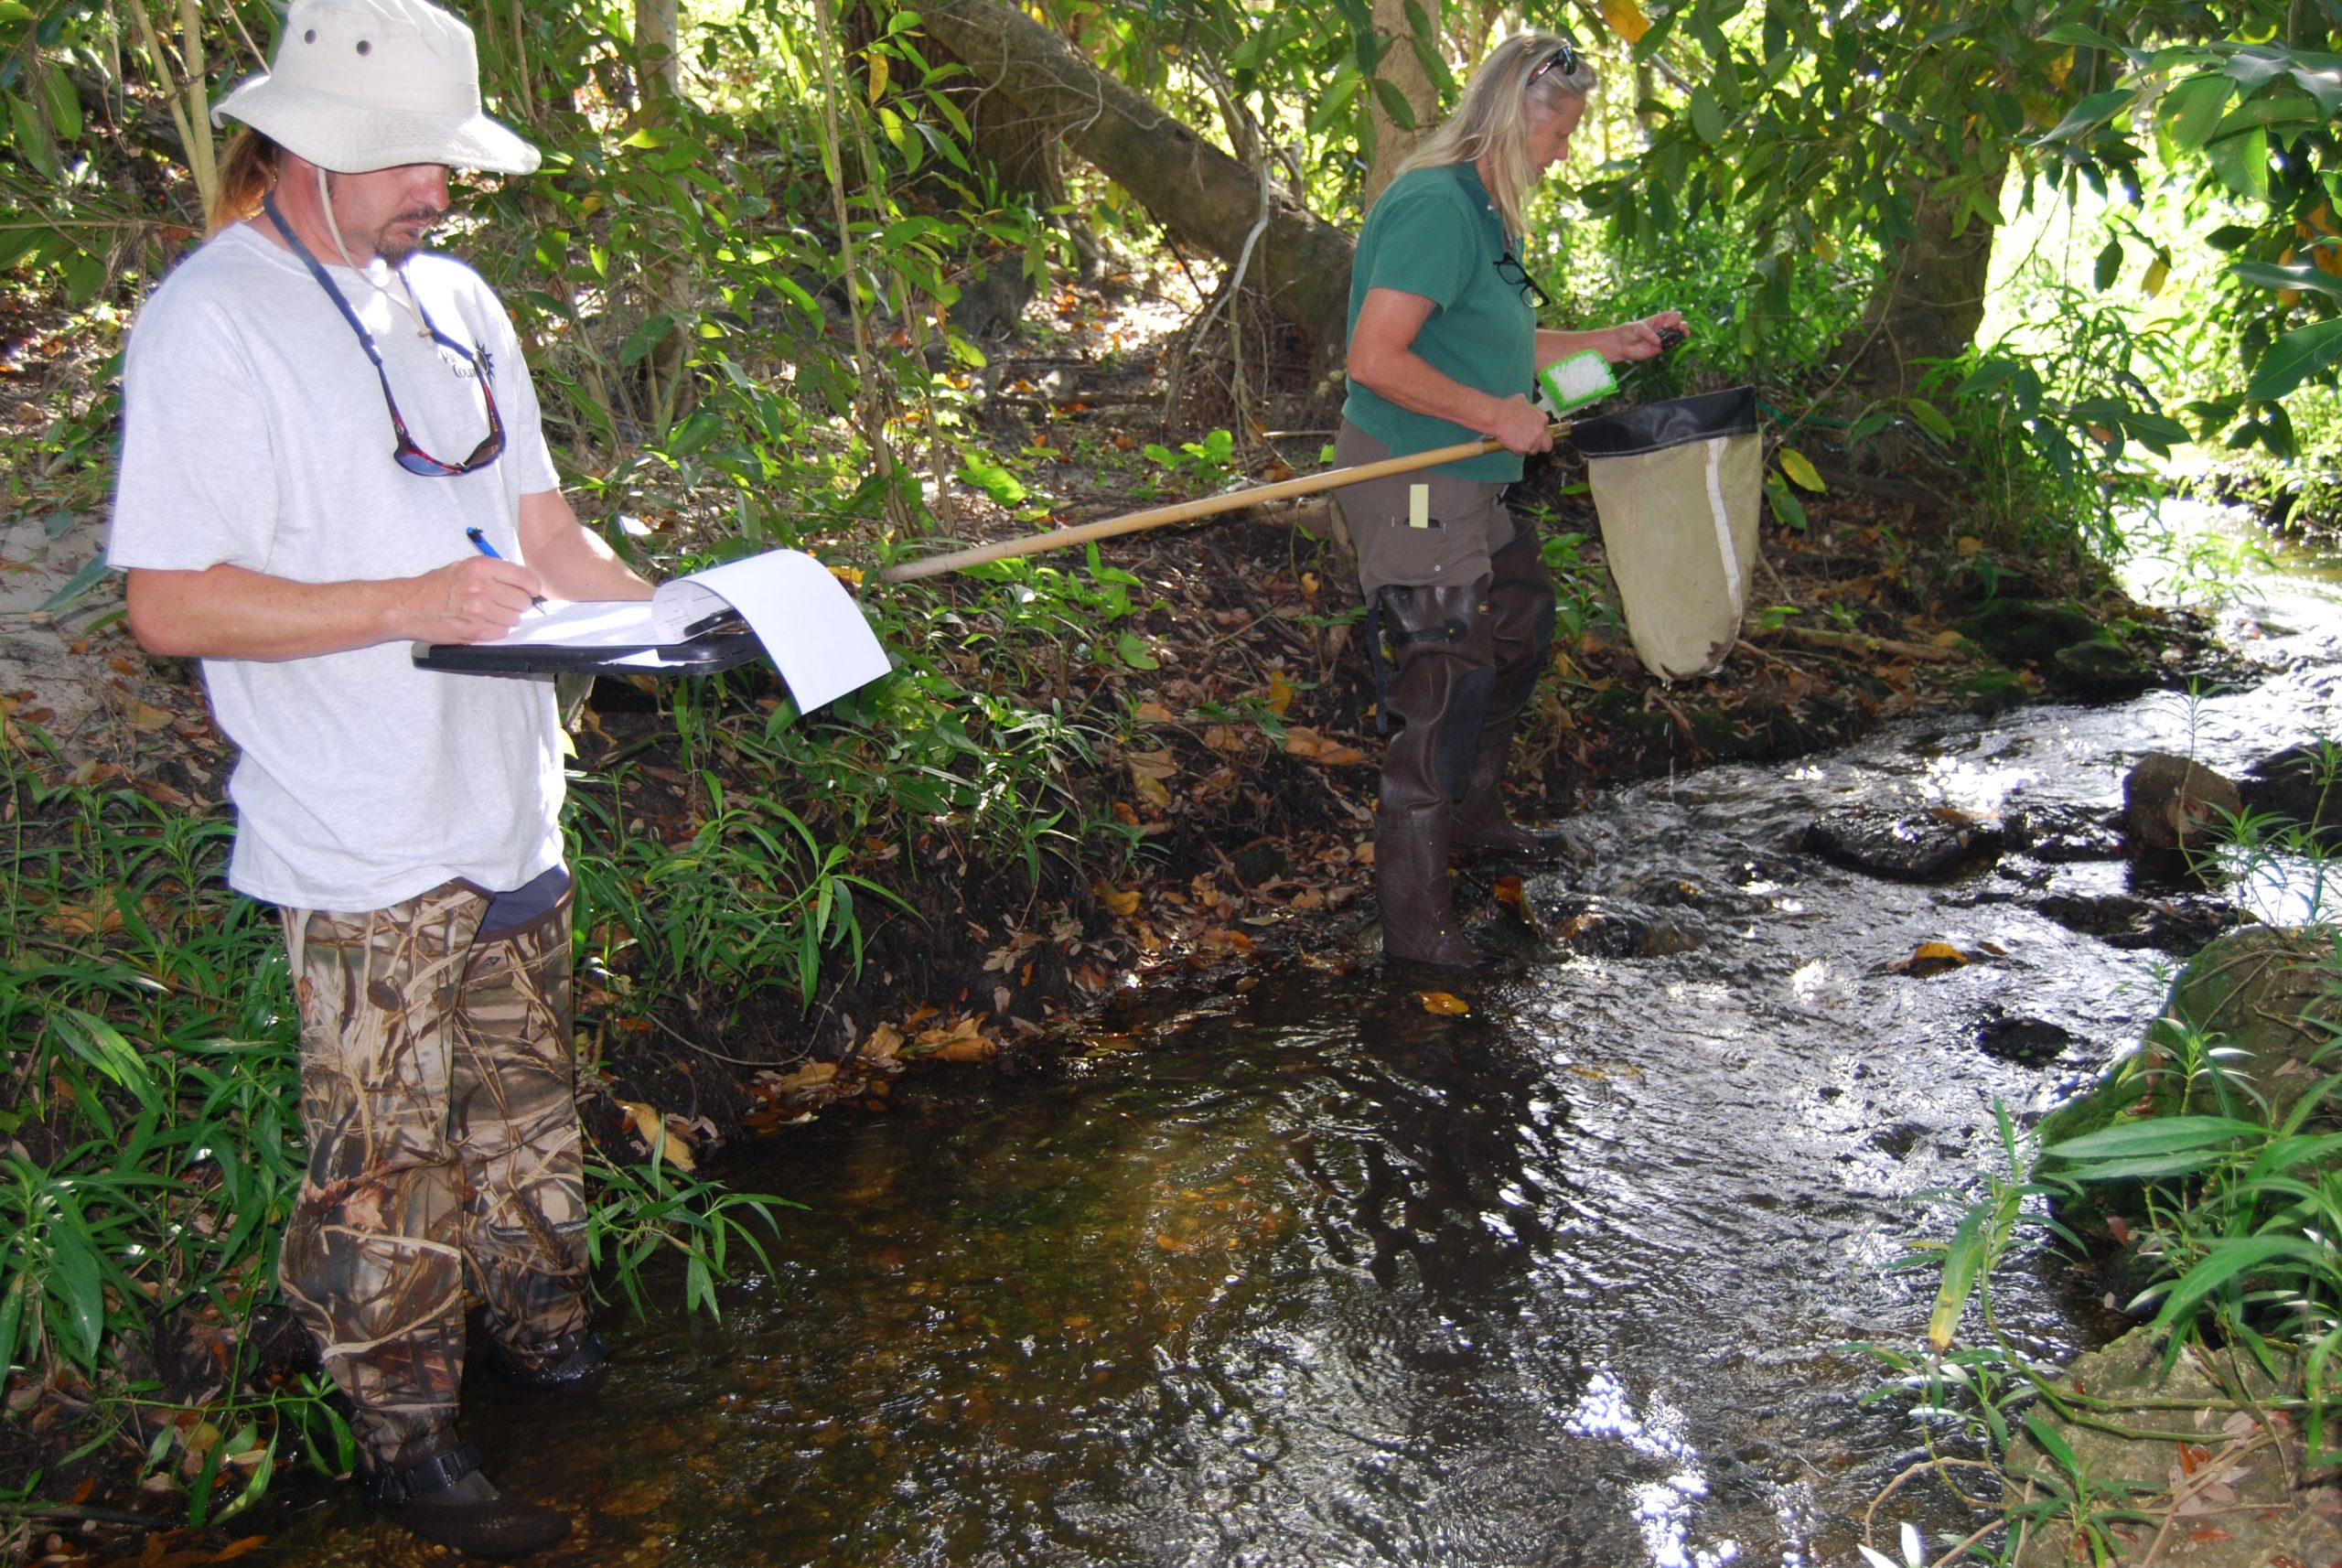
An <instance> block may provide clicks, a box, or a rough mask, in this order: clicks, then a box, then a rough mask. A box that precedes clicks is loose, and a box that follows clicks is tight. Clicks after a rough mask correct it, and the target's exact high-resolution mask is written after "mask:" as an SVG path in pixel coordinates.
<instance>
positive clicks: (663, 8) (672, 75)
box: [634, 0, 682, 108]
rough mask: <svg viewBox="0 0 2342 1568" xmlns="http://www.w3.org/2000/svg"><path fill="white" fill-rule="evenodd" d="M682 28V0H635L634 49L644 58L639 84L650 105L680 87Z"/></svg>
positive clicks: (644, 97) (641, 58) (642, 95)
mask: <svg viewBox="0 0 2342 1568" xmlns="http://www.w3.org/2000/svg"><path fill="white" fill-rule="evenodd" d="M681 33H682V0H634V53H635V58H636V59H639V60H640V61H641V65H640V67H639V70H641V72H642V80H641V81H640V83H639V91H640V93H641V97H642V102H643V104H644V106H645V107H646V108H647V107H648V106H649V105H650V103H651V102H654V101H655V100H657V99H659V98H661V97H664V96H666V95H668V94H671V93H674V92H677V91H681V90H682V59H681V58H680V57H679V55H678V54H677V52H676V47H677V45H678V44H679V43H680V42H681V38H680V36H679V35H680V34H681Z"/></svg>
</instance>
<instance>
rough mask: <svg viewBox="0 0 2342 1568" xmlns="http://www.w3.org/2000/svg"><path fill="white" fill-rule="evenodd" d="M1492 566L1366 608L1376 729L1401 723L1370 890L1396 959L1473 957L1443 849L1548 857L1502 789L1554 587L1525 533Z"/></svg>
mask: <svg viewBox="0 0 2342 1568" xmlns="http://www.w3.org/2000/svg"><path fill="white" fill-rule="evenodd" d="M1490 564H1491V566H1492V567H1493V568H1494V570H1493V571H1492V572H1491V574H1490V575H1488V576H1485V577H1481V578H1478V579H1477V580H1475V581H1473V582H1471V583H1459V584H1434V585H1420V586H1403V585H1387V586H1385V587H1383V588H1382V589H1381V590H1380V592H1379V593H1377V594H1376V596H1375V602H1374V603H1373V604H1372V605H1371V606H1370V607H1369V611H1368V619H1369V623H1370V624H1369V627H1368V635H1367V649H1368V657H1369V658H1370V660H1372V662H1373V665H1374V676H1375V702H1376V710H1377V712H1376V723H1377V726H1378V727H1379V728H1380V729H1381V730H1382V731H1383V733H1385V734H1391V720H1392V719H1393V718H1396V719H1397V720H1398V728H1397V733H1396V734H1395V735H1391V743H1390V746H1389V747H1388V748H1387V749H1386V750H1385V751H1384V753H1383V758H1382V779H1381V799H1380V805H1379V807H1378V810H1377V811H1376V813H1375V823H1374V881H1375V895H1376V897H1377V898H1378V899H1379V900H1380V904H1381V906H1382V948H1383V951H1384V953H1385V954H1387V955H1388V956H1390V957H1391V958H1397V959H1408V960H1413V961H1416V962H1422V963H1434V964H1443V965H1447V966H1451V967H1459V968H1464V967H1472V966H1475V965H1477V964H1478V963H1480V962H1481V961H1482V955H1481V953H1480V951H1479V950H1478V949H1477V948H1476V947H1474V946H1473V945H1472V943H1471V941H1470V940H1468V939H1467V938H1466V936H1465V935H1464V932H1463V929H1462V925H1461V922H1459V921H1458V920H1457V918H1456V907H1455V900H1454V896H1453V893H1452V890H1451V888H1450V886H1449V882H1448V875H1447V855H1448V851H1449V849H1450V848H1451V847H1462V848H1473V849H1496V850H1503V851H1508V852H1510V853H1513V854H1521V855H1530V856H1548V855H1550V854H1552V853H1553V844H1552V841H1551V840H1550V839H1548V838H1544V837H1541V836H1540V835H1537V834H1533V833H1531V832H1529V831H1528V830H1526V829H1523V828H1520V827H1519V826H1517V825H1515V824H1514V823H1513V822H1512V821H1511V820H1510V819H1509V817H1508V816H1507V815H1506V814H1505V811H1504V805H1503V801H1502V800H1501V799H1500V797H1499V791H1498V787H1499V781H1500V780H1501V779H1502V778H1503V775H1504V765H1505V757H1506V754H1507V753H1508V751H1509V749H1510V747H1511V744H1512V731H1513V726H1514V725H1515V724H1516V723H1517V722H1518V721H1519V719H1520V714H1521V710H1522V709H1523V708H1525V707H1526V706H1527V705H1528V703H1529V697H1530V693H1531V692H1532V691H1534V690H1535V688H1536V685H1537V676H1538V674H1539V672H1540V671H1542V669H1543V667H1544V659H1545V652H1546V650H1547V649H1549V648H1550V647H1551V646H1552V634H1553V593H1552V577H1551V576H1550V575H1548V574H1547V573H1546V570H1545V564H1544V562H1543V560H1542V558H1541V557H1540V555H1539V553H1538V551H1537V548H1536V540H1535V538H1534V536H1533V535H1531V534H1529V533H1527V532H1522V533H1521V534H1520V535H1518V536H1516V537H1515V539H1514V540H1513V542H1512V543H1510V544H1509V545H1507V546H1506V547H1505V548H1504V549H1502V550H1499V552H1497V553H1496V554H1495V555H1494V556H1493V557H1492V558H1491V560H1490ZM1385 641H1387V642H1388V643H1389V644H1390V649H1391V652H1390V657H1389V659H1388V660H1385V658H1384V657H1383V654H1382V650H1381V646H1380V645H1381V644H1382V643H1383V642H1385Z"/></svg>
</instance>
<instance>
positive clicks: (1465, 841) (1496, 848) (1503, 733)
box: [1449, 529, 1563, 864]
mask: <svg viewBox="0 0 2342 1568" xmlns="http://www.w3.org/2000/svg"><path fill="white" fill-rule="evenodd" d="M1489 565H1490V566H1491V567H1492V568H1493V573H1492V575H1491V576H1490V577H1489V579H1488V590H1487V603H1488V641H1489V645H1490V652H1491V657H1492V659H1493V660H1494V663H1495V666H1496V676H1495V680H1494V682H1492V684H1491V686H1490V688H1489V692H1488V707H1487V710H1486V712H1485V713H1484V714H1483V715H1482V717H1481V720H1480V734H1479V739H1478V742H1477V745H1476V746H1474V748H1473V752H1472V766H1471V773H1470V777H1469V778H1468V779H1467V780H1466V785H1465V789H1464V793H1463V798H1462V799H1461V800H1457V801H1456V815H1455V823H1454V827H1453V829H1452V831H1451V832H1450V835H1449V842H1450V843H1453V844H1454V845H1455V846H1456V848H1457V849H1469V850H1481V851H1486V852H1489V853H1492V854H1501V855H1505V856H1507V857H1509V858H1510V859H1514V860H1520V861H1527V862H1530V863H1532V864H1542V863H1544V862H1548V861H1552V860H1557V859H1559V858H1560V857H1561V854H1562V852H1563V838H1562V835H1561V833H1560V832H1558V831H1557V830H1554V829H1552V828H1526V827H1523V826H1521V825H1520V823H1519V822H1514V821H1513V820H1512V816H1511V813H1509V811H1506V810H1505V805H1504V791H1503V788H1502V786H1503V782H1504V769H1505V763H1506V761H1507V760H1508V758H1509V757H1510V756H1511V752H1512V732H1513V730H1514V728H1515V726H1516V725H1519V723H1520V714H1521V712H1522V710H1524V709H1525V708H1527V707H1528V705H1529V699H1530V696H1531V693H1534V692H1535V691H1536V690H1537V677H1538V676H1539V675H1541V674H1542V673H1543V672H1544V670H1545V657H1546V655H1547V654H1548V653H1549V652H1551V651H1552V646H1553V577H1552V573H1550V572H1548V571H1547V570H1546V569H1545V559H1544V556H1543V554H1542V553H1541V552H1540V551H1539V550H1538V548H1537V536H1536V535H1535V534H1534V533H1531V532H1529V531H1528V530H1527V529H1522V530H1520V532H1517V533H1515V534H1514V535H1513V539H1512V542H1511V543H1509V544H1508V545H1506V546H1505V547H1504V548H1503V549H1501V550H1499V551H1498V552H1497V553H1496V554H1495V555H1494V556H1493V557H1491V558H1490V561H1489Z"/></svg>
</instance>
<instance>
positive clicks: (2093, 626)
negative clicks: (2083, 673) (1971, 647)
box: [1960, 599, 2103, 665]
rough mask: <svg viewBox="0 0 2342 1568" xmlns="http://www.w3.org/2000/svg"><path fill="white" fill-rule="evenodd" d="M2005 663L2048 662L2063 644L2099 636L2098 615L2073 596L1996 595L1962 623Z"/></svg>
mask: <svg viewBox="0 0 2342 1568" xmlns="http://www.w3.org/2000/svg"><path fill="white" fill-rule="evenodd" d="M1960 629H1961V631H1963V632H1965V633H1966V634H1967V635H1968V636H1969V638H1970V639H1972V640H1973V641H1975V642H1977V643H1980V644H1982V646H1983V647H1985V648H1987V649H1990V650H1992V654H1993V658H1995V659H1997V660H2000V661H2001V662H2002V663H2004V664H2011V665H2015V664H2035V665H2040V664H2048V663H2050V662H2052V661H2053V660H2056V658H2057V650H2059V649H2061V648H2071V647H2073V646H2074V645H2075V644H2077V643H2082V642H2095V641H2097V640H2099V639H2100V635H2101V633H2102V631H2103V628H2102V627H2101V626H2100V623H2099V619H2098V618H2097V617H2096V616H2094V615H2092V614H2090V611H2088V610H2086V609H2084V608H2082V607H2081V606H2079V605H2078V604H2075V603H2074V602H2073V601H2072V600H2070V599H1993V600H1992V601H1991V602H1990V603H1988V604H1986V605H1985V606H1984V607H1982V609H1979V610H1978V611H1977V612H1976V613H1975V614H1974V615H1972V616H1971V617H1969V618H1967V619H1966V620H1964V621H1961V623H1960Z"/></svg>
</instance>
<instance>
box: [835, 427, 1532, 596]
mask: <svg viewBox="0 0 2342 1568" xmlns="http://www.w3.org/2000/svg"><path fill="white" fill-rule="evenodd" d="M1551 428H1552V435H1554V436H1555V437H1556V438H1559V437H1561V436H1563V435H1568V434H1569V430H1570V426H1569V425H1568V424H1554V425H1553V426H1552V427H1551ZM1503 445H1504V443H1503V442H1501V441H1499V440H1498V439H1497V438H1496V437H1495V436H1493V435H1491V436H1488V437H1487V438H1485V439H1483V440H1479V441H1459V442H1457V443H1456V445H1455V446H1441V447H1437V448H1434V450H1432V451H1429V452H1413V453H1410V454H1408V455H1407V456H1404V457H1385V458H1383V459H1381V460H1380V462H1375V463H1354V464H1352V465H1351V466H1350V467H1347V468H1328V469H1327V470H1326V471H1325V472H1324V473H1322V474H1307V475H1304V476H1303V477H1301V478H1297V479H1284V480H1281V481H1279V482H1278V483H1276V484H1273V485H1254V486H1250V487H1248V488H1246V489H1241V490H1229V491H1226V492H1224V493H1223V494H1220V495H1216V496H1206V497H1204V498H1203V499H1201V500H1192V501H1181V502H1179V503H1177V504H1176V505H1175V506H1158V507H1150V508H1149V509H1147V510H1144V511H1133V512H1124V513H1123V515H1122V516H1120V517H1108V518H1101V519H1100V520H1099V521H1096V522H1083V523H1076V524H1075V525H1074V526H1072V527H1071V528H1057V529H1051V530H1050V531H1049V532H1047V533H1031V534H1027V535H1026V536H1025V537H1024V538H1022V539H1003V540H998V541H996V542H993V543H991V544H979V545H976V546H974V547H972V548H971V549H967V550H954V551H952V552H951V553H950V554H948V555H929V556H928V557H927V558H925V559H924V560H919V561H900V562H897V563H896V564H894V565H892V566H888V567H886V569H885V570H883V571H881V572H880V573H879V574H878V576H879V580H880V581H882V582H887V583H908V582H910V581H912V580H913V579H915V578H919V577H934V576H940V575H942V574H943V573H946V572H957V571H961V570H962V569H964V568H966V567H969V566H981V565H983V564H984V563H985V562H987V561H1005V560H1008V559H1009V558H1011V557H1012V556H1017V555H1037V554H1039V553H1041V552H1042V551H1044V550H1063V549H1065V548H1066V547H1067V546H1068V545H1071V544H1087V543H1089V542H1090V541H1091V540H1093V539H1112V538H1113V537H1114V536H1115V535H1116V534H1119V533H1137V532H1141V531H1143V530H1145V529H1150V528H1167V527H1168V526H1170V525H1171V524H1172V523H1175V522H1191V521H1194V520H1196V519H1197V518H1199V517H1210V516H1213V515H1214V514H1216V513H1219V512H1223V511H1241V510H1243V509H1244V508H1246V507H1253V506H1259V505H1260V504H1261V503H1262V502H1263V501H1282V500H1291V499H1293V498H1294V497H1295V496H1308V495H1316V493H1317V492H1318V491H1320V490H1332V489H1340V488H1342V487H1343V486H1344V485H1356V484H1363V483H1364V482H1366V481H1367V480H1369V479H1380V478H1389V477H1390V476H1391V475H1392V474H1411V473H1413V472H1414V471H1415V470H1417V469H1419V468H1433V467H1438V466H1439V465H1440V464H1442V463H1459V462H1462V461H1463V460H1465V459H1466V458H1467V457H1479V456H1486V455H1488V453H1490V452H1494V451H1496V450H1498V449H1499V448H1500V447H1501V446H1503Z"/></svg>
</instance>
